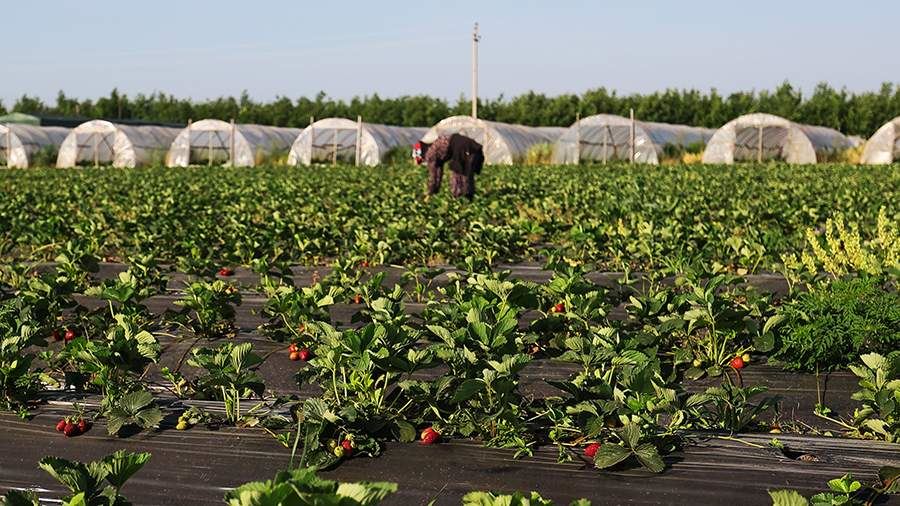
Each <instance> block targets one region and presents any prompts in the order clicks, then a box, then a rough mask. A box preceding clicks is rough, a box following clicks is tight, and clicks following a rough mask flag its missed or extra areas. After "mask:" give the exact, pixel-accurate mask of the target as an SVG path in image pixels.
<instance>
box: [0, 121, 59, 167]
mask: <svg viewBox="0 0 900 506" xmlns="http://www.w3.org/2000/svg"><path fill="white" fill-rule="evenodd" d="M70 131H71V130H70V129H68V128H63V127H42V126H35V125H24V124H18V123H9V124H5V125H0V147H2V149H0V165H3V166H6V167H9V168H20V169H26V168H28V167H33V166H34V163H33V161H34V158H35V157H36V155H39V154H40V153H46V155H47V156H48V157H49V158H51V159H52V158H55V157H56V154H57V152H58V151H59V147H60V145H61V144H62V143H63V140H64V139H65V138H66V136H67V135H69V132H70Z"/></svg>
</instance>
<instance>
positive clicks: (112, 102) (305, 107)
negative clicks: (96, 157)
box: [0, 82, 900, 137]
mask: <svg viewBox="0 0 900 506" xmlns="http://www.w3.org/2000/svg"><path fill="white" fill-rule="evenodd" d="M630 109H634V111H635V116H636V117H637V118H638V119H640V120H644V121H657V122H664V123H679V124H684V125H695V126H705V127H710V128H716V127H719V126H721V125H723V124H724V123H726V122H728V121H729V120H731V119H733V118H735V117H737V116H740V115H741V114H746V113H750V112H767V113H771V114H777V115H779V116H783V117H786V118H788V119H791V120H793V121H796V122H799V123H807V124H811V125H823V126H828V127H831V128H835V129H837V130H840V131H842V132H844V133H846V134H850V135H860V136H863V137H868V136H870V135H871V134H872V133H873V132H874V131H875V130H876V129H877V128H878V127H880V126H881V125H882V124H884V123H885V122H887V121H889V120H890V119H891V118H894V117H896V116H898V115H900V86H898V85H896V84H892V83H884V84H883V85H882V86H881V88H880V89H879V90H878V91H867V92H849V91H847V90H846V89H835V88H833V87H831V86H829V85H828V84H825V83H822V84H819V85H818V86H816V87H815V89H814V90H813V91H812V93H809V94H806V95H804V94H803V93H802V91H801V90H800V89H798V88H796V87H794V86H793V85H791V84H790V83H788V82H785V83H783V84H782V85H780V86H778V87H777V88H776V89H775V90H771V91H770V90H763V91H747V92H736V93H731V94H728V95H723V94H720V93H719V92H718V91H716V90H715V89H712V90H710V91H708V92H703V91H699V90H694V89H690V90H678V89H668V90H665V91H660V92H655V93H648V94H629V95H619V94H618V93H616V92H615V91H612V90H608V89H606V88H596V89H592V90H588V91H586V92H584V93H583V94H581V95H576V94H563V95H557V96H547V95H545V94H543V93H535V92H528V93H524V94H521V95H518V96H515V97H512V98H506V97H504V96H502V95H501V96H500V97H497V98H494V99H481V100H479V105H478V111H479V117H481V118H483V119H489V120H494V121H502V122H506V123H521V124H525V125H534V126H569V125H571V124H572V123H573V122H574V121H575V118H576V117H577V115H579V114H580V115H581V116H582V117H584V116H588V115H591V114H598V113H608V114H619V115H623V116H627V115H628V112H629V110H630ZM13 111H14V112H22V113H27V114H35V115H43V116H63V117H80V118H92V119H93V118H105V119H111V120H115V119H132V120H142V121H148V122H158V123H173V124H186V123H187V122H188V121H189V120H191V119H194V120H199V119H204V118H218V119H222V120H226V121H227V120H229V119H232V118H233V119H235V121H237V122H239V123H259V124H265V125H277V126H290V127H305V126H306V125H308V124H309V120H310V117H316V118H325V117H330V116H340V117H347V118H355V117H356V116H357V115H361V116H362V117H363V119H364V121H367V122H371V123H385V124H390V125H405V126H430V125H433V124H435V123H437V122H438V121H440V120H441V119H443V118H446V117H447V116H452V115H457V114H469V112H470V111H471V102H470V101H469V100H468V99H466V98H465V97H460V98H459V99H457V100H456V101H455V102H454V101H448V100H444V99H441V98H435V97H430V96H427V95H412V96H401V97H395V98H383V97H381V96H379V95H378V94H374V95H369V96H364V97H354V98H353V99H351V100H338V99H333V98H330V97H328V95H326V94H325V93H324V92H320V93H319V94H318V95H316V96H315V97H313V98H309V97H301V98H298V99H296V100H292V99H290V98H288V97H278V98H276V99H275V100H272V101H257V100H253V99H251V98H250V96H249V94H248V93H247V92H244V93H242V94H241V96H240V97H237V98H235V97H219V98H215V99H210V100H191V99H185V98H177V97H175V96H173V95H168V94H165V93H159V92H157V93H152V94H137V95H134V96H128V95H126V94H124V93H121V92H119V90H117V89H113V90H112V92H111V93H110V94H109V96H106V97H100V98H97V99H95V100H91V99H78V98H73V97H69V96H67V95H66V94H65V93H64V92H62V91H60V92H59V94H58V95H57V97H56V103H55V104H48V103H45V102H43V101H42V100H40V99H39V98H36V97H31V96H28V95H23V96H22V97H20V98H19V99H18V100H17V101H16V102H15V103H14V104H13V105H12V108H11V109H10V110H9V111H7V110H6V109H5V108H4V107H3V104H2V103H0V113H4V114H5V113H6V112H13Z"/></svg>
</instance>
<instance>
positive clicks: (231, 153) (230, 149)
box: [228, 118, 235, 167]
mask: <svg viewBox="0 0 900 506" xmlns="http://www.w3.org/2000/svg"><path fill="white" fill-rule="evenodd" d="M228 152H229V153H228V158H230V159H231V166H232V167H234V166H235V161H234V118H231V139H229V146H228Z"/></svg>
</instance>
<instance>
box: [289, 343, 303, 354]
mask: <svg viewBox="0 0 900 506" xmlns="http://www.w3.org/2000/svg"><path fill="white" fill-rule="evenodd" d="M298 351H300V349H299V348H297V343H291V345H290V346H288V353H296V352H298Z"/></svg>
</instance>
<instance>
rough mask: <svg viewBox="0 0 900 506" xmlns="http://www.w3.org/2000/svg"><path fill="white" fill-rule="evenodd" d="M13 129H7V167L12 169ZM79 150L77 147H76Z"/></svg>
mask: <svg viewBox="0 0 900 506" xmlns="http://www.w3.org/2000/svg"><path fill="white" fill-rule="evenodd" d="M11 137H12V129H11V128H9V126H7V127H6V167H7V168H9V167H12V165H11V163H12V162H10V160H12V139H11ZM76 148H77V146H76Z"/></svg>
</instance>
